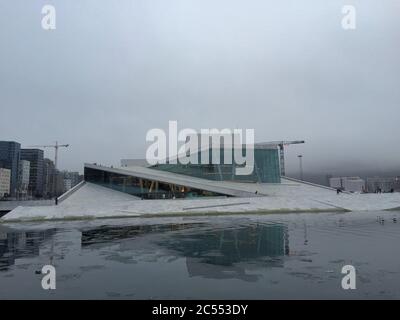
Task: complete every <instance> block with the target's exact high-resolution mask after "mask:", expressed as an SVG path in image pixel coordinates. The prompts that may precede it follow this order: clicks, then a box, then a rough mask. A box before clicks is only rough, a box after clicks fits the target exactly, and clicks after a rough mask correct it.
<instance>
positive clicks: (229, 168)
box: [152, 148, 281, 183]
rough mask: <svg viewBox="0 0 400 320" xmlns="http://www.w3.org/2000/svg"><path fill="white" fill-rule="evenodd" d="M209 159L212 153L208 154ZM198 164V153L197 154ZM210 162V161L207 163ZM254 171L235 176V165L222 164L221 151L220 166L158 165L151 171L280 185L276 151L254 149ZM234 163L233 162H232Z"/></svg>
mask: <svg viewBox="0 0 400 320" xmlns="http://www.w3.org/2000/svg"><path fill="white" fill-rule="evenodd" d="M209 154H210V159H211V154H212V151H210V152H209ZM198 159H199V161H198V162H199V163H200V153H199V154H198ZM209 162H211V161H209ZM254 162H255V164H254V170H253V173H252V174H250V175H236V174H235V169H236V165H235V164H224V158H223V151H222V150H221V151H220V163H221V164H187V165H183V164H180V163H178V164H158V165H155V166H152V168H153V169H158V170H163V171H169V172H174V173H179V174H185V175H188V176H193V177H198V178H204V179H208V180H218V181H226V180H228V181H229V180H230V181H243V182H262V183H280V182H281V176H280V169H279V154H278V149H262V148H259V149H255V150H254ZM232 163H234V161H232Z"/></svg>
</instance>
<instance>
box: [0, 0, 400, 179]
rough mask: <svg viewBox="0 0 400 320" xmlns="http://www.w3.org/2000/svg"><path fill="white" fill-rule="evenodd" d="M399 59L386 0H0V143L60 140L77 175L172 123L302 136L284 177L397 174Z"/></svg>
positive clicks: (398, 18)
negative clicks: (351, 24) (300, 160)
mask: <svg viewBox="0 0 400 320" xmlns="http://www.w3.org/2000/svg"><path fill="white" fill-rule="evenodd" d="M45 4H52V5H54V6H55V8H56V10H57V11H56V13H57V20H56V22H57V25H56V26H57V29H56V30H53V31H45V30H43V29H42V28H41V19H42V14H41V9H42V6H43V5H45ZM345 4H352V5H354V6H355V8H356V10H357V28H356V30H347V31H346V30H343V29H342V26H341V19H342V17H343V14H342V12H341V9H342V6H343V5H345ZM399 57H400V2H399V1H397V0H381V1H376V0H369V1H368V0H362V1H361V0H360V1H353V0H351V1H350V0H349V1H339V0H333V1H320V0H302V1H298V0H291V1H289V0H281V1H269V0H246V1H244V0H240V1H239V0H114V1H111V0H79V1H67V0H62V1H55V0H48V1H39V0H31V1H26V0H24V1H22V0H0V111H1V113H0V140H15V141H18V142H20V143H21V144H22V145H23V146H28V145H32V144H35V145H36V144H51V143H53V142H54V141H55V140H58V141H59V142H60V143H69V144H70V145H71V146H70V148H69V149H68V150H61V151H60V154H59V167H60V168H61V169H71V170H80V171H82V167H83V163H84V162H98V163H103V164H114V165H116V164H118V163H119V159H121V158H127V157H138V158H144V156H145V150H146V147H147V145H146V141H145V136H146V132H147V131H148V130H149V129H152V128H167V126H168V120H177V121H178V124H179V127H180V128H181V129H182V128H185V127H191V128H194V129H200V128H213V127H216V128H221V129H222V128H225V127H230V128H254V129H255V135H256V140H257V141H270V140H282V139H304V140H306V144H305V145H299V146H290V147H288V148H287V162H288V166H289V170H290V169H292V170H296V168H297V159H296V155H297V154H299V153H302V154H303V155H304V168H305V171H307V170H314V169H318V168H322V169H325V168H326V170H330V169H332V168H336V167H340V166H346V165H349V166H354V167H355V168H360V167H366V168H369V167H370V168H390V169H393V168H399V164H400V161H399V160H400V147H399V146H400V144H399V142H400V141H399V140H400V134H399V131H400V130H399V128H400V125H399V124H400V121H399V120H400V86H399V84H400V58H399ZM46 155H47V156H48V157H50V158H52V159H53V157H54V155H53V150H47V151H46Z"/></svg>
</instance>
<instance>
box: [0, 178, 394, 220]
mask: <svg viewBox="0 0 400 320" xmlns="http://www.w3.org/2000/svg"><path fill="white" fill-rule="evenodd" d="M214 183H215V185H224V186H229V187H231V188H237V189H240V190H243V191H248V192H251V193H255V192H256V191H257V193H258V195H262V196H255V197H235V198H220V197H215V198H212V197H210V198H198V199H176V200H140V199H139V198H137V197H133V196H130V195H128V194H125V193H122V192H118V191H115V190H111V189H108V188H104V187H101V186H97V185H94V184H91V183H86V184H85V185H84V186H82V187H81V188H80V189H79V190H77V191H76V192H74V193H73V194H72V195H71V196H70V197H68V198H67V199H66V200H64V201H63V202H61V203H60V204H59V205H58V206H41V207H39V206H36V207H29V206H28V207H18V208H16V209H14V210H13V211H11V212H10V213H8V214H6V215H5V216H3V217H2V218H1V219H0V221H3V222H4V221H12V220H36V219H38V220H39V219H73V218H77V219H82V218H100V217H102V218H103V217H109V218H112V217H122V216H125V217H135V216H136V217H137V216H148V215H168V214H170V215H171V214H179V215H188V214H199V213H202V214H203V213H204V214H207V213H220V214H223V213H246V212H248V213H249V212H260V213H261V212H310V211H315V212H318V211H345V210H346V211H371V210H387V209H393V208H399V207H400V193H392V194H343V193H342V194H339V195H337V194H336V191H334V190H331V189H328V188H324V187H318V186H313V185H309V184H304V183H300V182H295V181H290V180H286V179H283V180H282V183H281V184H258V183H236V182H220V181H215V182H214Z"/></svg>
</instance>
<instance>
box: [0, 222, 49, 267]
mask: <svg viewBox="0 0 400 320" xmlns="http://www.w3.org/2000/svg"><path fill="white" fill-rule="evenodd" d="M55 233H56V229H48V230H45V231H27V232H21V231H15V230H11V229H6V228H4V227H1V228H0V272H1V271H6V270H8V269H9V267H10V266H12V265H14V264H15V260H17V259H20V258H32V257H36V256H39V250H40V247H41V246H42V244H43V243H44V242H45V241H47V240H49V239H51V238H52V237H53V236H54V234H55Z"/></svg>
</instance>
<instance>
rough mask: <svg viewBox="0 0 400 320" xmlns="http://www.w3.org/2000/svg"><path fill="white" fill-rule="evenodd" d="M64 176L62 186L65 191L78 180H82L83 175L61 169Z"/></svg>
mask: <svg viewBox="0 0 400 320" xmlns="http://www.w3.org/2000/svg"><path fill="white" fill-rule="evenodd" d="M62 174H63V176H64V188H65V191H68V190H69V189H71V188H73V187H74V186H76V185H77V184H78V183H79V182H81V181H82V180H83V177H82V176H81V175H80V174H79V172H75V171H63V172H62Z"/></svg>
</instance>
